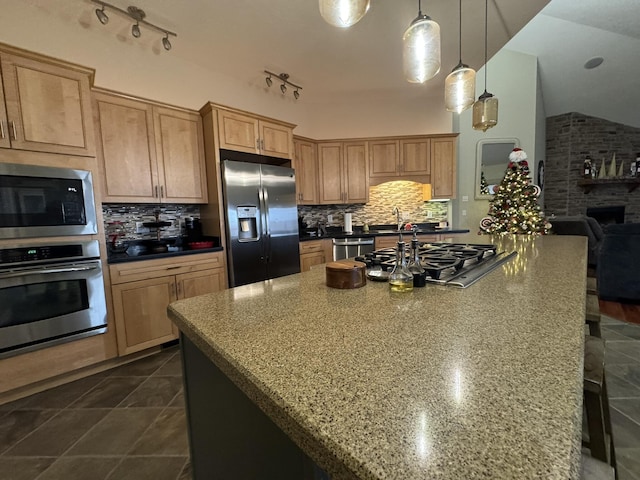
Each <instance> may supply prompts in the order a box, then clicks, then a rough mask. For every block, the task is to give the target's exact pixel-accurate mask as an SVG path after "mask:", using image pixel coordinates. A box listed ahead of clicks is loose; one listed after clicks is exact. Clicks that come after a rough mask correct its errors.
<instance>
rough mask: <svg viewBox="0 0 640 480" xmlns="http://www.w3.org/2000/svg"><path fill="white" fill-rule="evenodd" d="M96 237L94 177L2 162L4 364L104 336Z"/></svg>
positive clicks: (0, 338)
mask: <svg viewBox="0 0 640 480" xmlns="http://www.w3.org/2000/svg"><path fill="white" fill-rule="evenodd" d="M97 233H98V228H97V223H96V206H95V201H94V196H93V183H92V177H91V172H89V171H86V170H76V169H66V168H53V167H43V166H35V165H21V164H9V163H0V239H3V240H4V241H3V242H2V245H1V246H0V306H1V308H0V357H5V356H10V355H15V354H18V353H23V352H26V351H30V350H35V349H37V348H42V347H45V346H51V345H54V344H57V343H62V342H65V341H69V340H74V339H78V338H82V337H86V336H89V335H95V334H99V333H104V332H105V331H106V327H107V320H106V319H107V312H106V301H105V295H104V283H103V279H102V263H101V261H100V253H99V245H98V241H97V240H95V239H91V238H89V237H87V235H93V234H97ZM47 237H65V238H69V239H70V240H69V241H66V242H59V241H56V242H46V241H45V242H43V238H47ZM36 239H37V240H36ZM6 240H8V241H6Z"/></svg>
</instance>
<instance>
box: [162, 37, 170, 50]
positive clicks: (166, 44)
mask: <svg viewBox="0 0 640 480" xmlns="http://www.w3.org/2000/svg"><path fill="white" fill-rule="evenodd" d="M162 46H163V47H164V49H165V50H166V51H169V50H171V42H170V41H169V35H168V34H167V35H165V37H164V38H163V39H162Z"/></svg>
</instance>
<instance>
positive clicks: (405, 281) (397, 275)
mask: <svg viewBox="0 0 640 480" xmlns="http://www.w3.org/2000/svg"><path fill="white" fill-rule="evenodd" d="M389 286H390V287H391V291H392V292H410V291H412V290H413V275H412V274H411V272H410V271H409V269H408V268H407V259H406V257H405V252H404V242H403V241H402V240H400V241H399V242H398V244H397V248H396V264H395V265H394V267H393V270H391V273H390V274H389Z"/></svg>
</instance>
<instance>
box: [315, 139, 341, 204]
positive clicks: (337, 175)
mask: <svg viewBox="0 0 640 480" xmlns="http://www.w3.org/2000/svg"><path fill="white" fill-rule="evenodd" d="M318 183H319V184H320V203H321V204H327V203H344V202H343V198H344V196H343V193H344V192H343V190H342V143H319V144H318Z"/></svg>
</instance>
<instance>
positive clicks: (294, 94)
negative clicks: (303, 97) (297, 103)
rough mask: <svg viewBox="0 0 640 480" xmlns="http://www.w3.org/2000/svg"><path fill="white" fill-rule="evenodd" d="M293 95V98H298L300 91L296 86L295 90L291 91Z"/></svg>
mask: <svg viewBox="0 0 640 480" xmlns="http://www.w3.org/2000/svg"><path fill="white" fill-rule="evenodd" d="M293 96H294V97H295V99H296V100H297V99H298V98H300V92H299V91H298V89H297V88H296V90H295V91H294V92H293Z"/></svg>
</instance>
